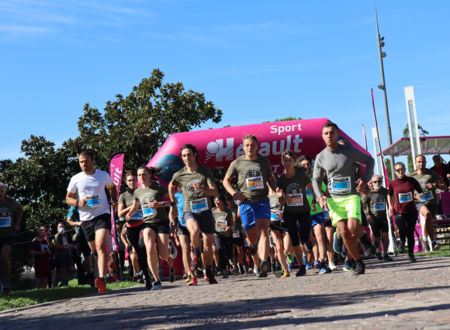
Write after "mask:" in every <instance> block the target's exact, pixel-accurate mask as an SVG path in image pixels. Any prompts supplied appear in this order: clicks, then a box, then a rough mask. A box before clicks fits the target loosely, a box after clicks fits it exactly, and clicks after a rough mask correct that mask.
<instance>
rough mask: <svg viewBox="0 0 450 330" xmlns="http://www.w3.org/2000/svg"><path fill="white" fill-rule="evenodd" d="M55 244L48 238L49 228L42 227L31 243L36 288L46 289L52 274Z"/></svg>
mask: <svg viewBox="0 0 450 330" xmlns="http://www.w3.org/2000/svg"><path fill="white" fill-rule="evenodd" d="M52 247H53V244H52V242H51V240H50V239H49V237H48V230H47V227H45V226H42V227H41V228H39V230H38V231H37V237H36V238H34V239H33V242H32V243H31V254H32V255H33V257H34V273H35V275H36V287H37V288H38V289H45V288H46V287H47V285H48V278H49V276H50V273H51V269H50V255H51V248H52Z"/></svg>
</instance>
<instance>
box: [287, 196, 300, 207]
mask: <svg viewBox="0 0 450 330" xmlns="http://www.w3.org/2000/svg"><path fill="white" fill-rule="evenodd" d="M287 206H303V194H302V193H298V194H290V195H287Z"/></svg>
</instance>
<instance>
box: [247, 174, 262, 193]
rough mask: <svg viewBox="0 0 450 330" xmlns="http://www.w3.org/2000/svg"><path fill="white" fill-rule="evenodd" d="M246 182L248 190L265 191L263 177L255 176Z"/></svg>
mask: <svg viewBox="0 0 450 330" xmlns="http://www.w3.org/2000/svg"><path fill="white" fill-rule="evenodd" d="M245 180H246V182H247V189H248V190H258V189H264V181H263V178H262V176H254V177H251V178H247V179H245Z"/></svg>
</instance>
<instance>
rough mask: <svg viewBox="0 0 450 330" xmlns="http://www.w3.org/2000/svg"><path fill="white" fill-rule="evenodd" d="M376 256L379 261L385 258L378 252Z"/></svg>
mask: <svg viewBox="0 0 450 330" xmlns="http://www.w3.org/2000/svg"><path fill="white" fill-rule="evenodd" d="M375 255H376V256H377V259H378V260H383V257H382V256H381V252H377V253H375Z"/></svg>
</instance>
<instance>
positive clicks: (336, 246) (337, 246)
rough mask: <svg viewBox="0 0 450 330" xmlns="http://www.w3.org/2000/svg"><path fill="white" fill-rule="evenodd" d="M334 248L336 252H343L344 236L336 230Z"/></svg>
mask: <svg viewBox="0 0 450 330" xmlns="http://www.w3.org/2000/svg"><path fill="white" fill-rule="evenodd" d="M333 250H334V252H336V253H342V237H340V236H339V235H338V234H337V233H336V232H335V233H334V237H333Z"/></svg>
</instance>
